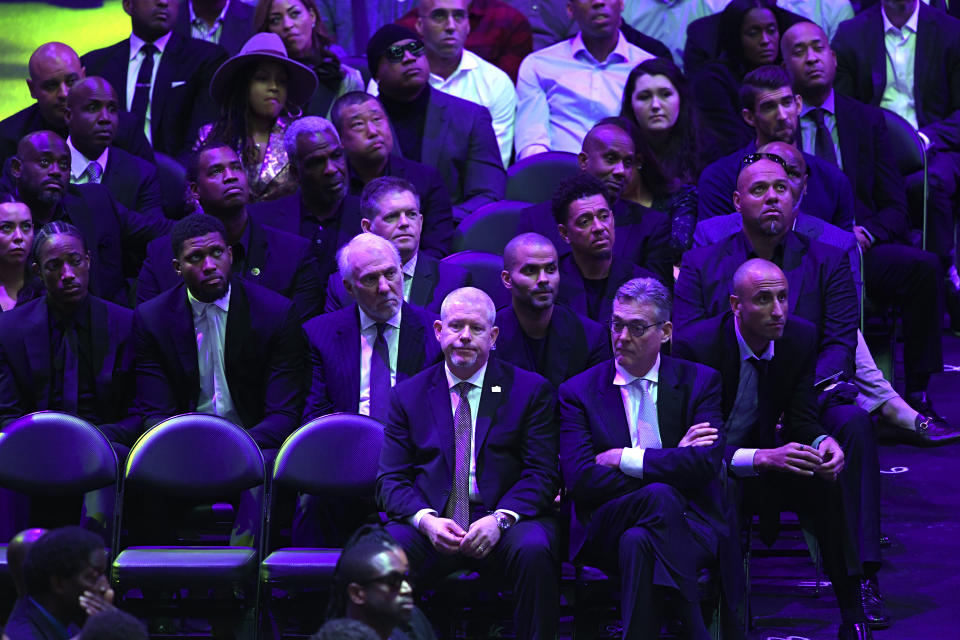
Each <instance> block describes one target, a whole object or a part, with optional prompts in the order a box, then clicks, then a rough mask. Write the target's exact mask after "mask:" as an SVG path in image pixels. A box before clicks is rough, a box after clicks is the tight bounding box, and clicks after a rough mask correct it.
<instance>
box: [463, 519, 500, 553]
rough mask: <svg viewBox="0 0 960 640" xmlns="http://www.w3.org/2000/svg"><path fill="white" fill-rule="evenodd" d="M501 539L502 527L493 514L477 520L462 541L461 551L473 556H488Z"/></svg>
mask: <svg viewBox="0 0 960 640" xmlns="http://www.w3.org/2000/svg"><path fill="white" fill-rule="evenodd" d="M499 541H500V527H498V526H497V519H496V518H494V517H493V516H492V515H489V516H484V517H482V518H480V519H479V520H475V521H474V522H473V523H472V524H471V525H470V530H469V531H467V535H465V536H464V537H463V540H461V541H460V553H462V554H463V555H465V556H469V557H471V558H477V559H478V560H479V559H481V558H486V557H487V554H488V553H490V550H491V549H493V547H494V545H496V544H497V542H499Z"/></svg>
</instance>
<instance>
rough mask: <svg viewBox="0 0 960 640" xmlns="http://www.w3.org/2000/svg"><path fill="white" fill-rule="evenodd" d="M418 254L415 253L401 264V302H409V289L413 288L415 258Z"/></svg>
mask: <svg viewBox="0 0 960 640" xmlns="http://www.w3.org/2000/svg"><path fill="white" fill-rule="evenodd" d="M419 255H420V252H419V251H417V252H416V253H414V254H413V257H412V258H410V259H409V260H407V261H406V262H404V263H403V267H401V271H403V301H404V302H410V289H412V288H413V274H414V273H416V271H417V257H418V256H419Z"/></svg>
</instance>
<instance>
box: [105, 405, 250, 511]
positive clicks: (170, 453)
mask: <svg viewBox="0 0 960 640" xmlns="http://www.w3.org/2000/svg"><path fill="white" fill-rule="evenodd" d="M263 482H264V469H263V455H262V454H261V453H260V448H259V447H258V446H257V443H256V442H254V441H253V438H251V437H250V434H248V433H247V432H246V431H244V430H243V429H242V428H241V427H238V426H237V425H235V424H233V423H232V422H230V421H229V420H225V419H223V418H221V417H219V416H212V415H207V414H203V413H185V414H183V415H179V416H174V417H172V418H168V419H167V420H164V421H163V422H161V423H159V424H158V425H156V426H155V427H153V428H152V429H150V430H149V431H147V432H146V433H144V434H143V435H142V436H140V438H139V439H138V440H137V442H136V443H135V444H134V445H133V448H132V449H131V450H130V454H129V455H128V456H127V465H126V471H125V474H124V490H125V491H126V490H127V489H132V488H136V489H139V490H146V491H148V492H158V493H163V494H167V495H171V496H179V497H184V498H195V499H197V500H205V499H209V498H217V497H220V496H223V495H225V494H231V493H235V492H238V491H242V490H243V489H249V488H251V487H254V486H257V485H260V484H263Z"/></svg>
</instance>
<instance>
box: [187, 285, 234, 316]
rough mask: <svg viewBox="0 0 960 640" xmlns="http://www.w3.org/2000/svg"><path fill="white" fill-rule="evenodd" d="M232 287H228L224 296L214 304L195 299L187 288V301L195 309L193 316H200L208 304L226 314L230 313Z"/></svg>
mask: <svg viewBox="0 0 960 640" xmlns="http://www.w3.org/2000/svg"><path fill="white" fill-rule="evenodd" d="M231 286H232V285H227V292H226V293H225V294H223V296H221V297H220V298H218V299H216V300H214V301H213V302H201V301H199V300H197V299H196V298H194V297H193V294H192V293H190V289H189V287H188V288H187V301H189V302H190V308H191V309H193V315H194V316H198V315H200V314H201V313H202V312H203V310H204V309H205V308H206V306H207V305H208V304H212V305H214V306H216V307H217V308H219V309H221V310H222V311H223V312H224V313H230V289H231Z"/></svg>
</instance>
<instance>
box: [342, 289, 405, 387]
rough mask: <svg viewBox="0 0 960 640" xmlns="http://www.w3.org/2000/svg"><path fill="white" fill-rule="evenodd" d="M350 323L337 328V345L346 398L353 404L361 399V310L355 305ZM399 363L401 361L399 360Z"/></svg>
mask: <svg viewBox="0 0 960 640" xmlns="http://www.w3.org/2000/svg"><path fill="white" fill-rule="evenodd" d="M349 316H350V319H349V322H344V323H343V324H341V325H340V326H339V327H337V344H339V345H340V348H341V353H342V354H343V356H342V357H341V358H340V375H341V378H340V379H341V380H345V381H346V384H347V386H348V388H347V393H346V396H345V397H347V398H352V400H351V402H354V403H358V402H359V401H358V400H356V399H357V398H359V397H360V309H359V307H357V305H356V304H354V305H353V313H351V314H349ZM398 362H399V360H398Z"/></svg>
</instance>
